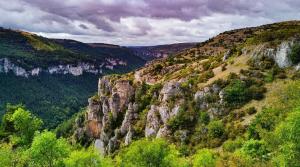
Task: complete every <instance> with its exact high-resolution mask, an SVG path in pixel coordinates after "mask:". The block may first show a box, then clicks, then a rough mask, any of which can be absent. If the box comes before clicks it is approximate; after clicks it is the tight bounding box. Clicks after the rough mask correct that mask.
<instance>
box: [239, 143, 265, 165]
mask: <svg viewBox="0 0 300 167" xmlns="http://www.w3.org/2000/svg"><path fill="white" fill-rule="evenodd" d="M241 152H242V153H243V154H245V155H248V156H250V157H252V158H258V159H260V160H266V159H268V155H267V154H268V153H269V151H268V150H267V146H266V143H265V142H264V141H261V140H253V139H251V140H248V141H246V142H245V144H244V145H243V146H242V148H241Z"/></svg>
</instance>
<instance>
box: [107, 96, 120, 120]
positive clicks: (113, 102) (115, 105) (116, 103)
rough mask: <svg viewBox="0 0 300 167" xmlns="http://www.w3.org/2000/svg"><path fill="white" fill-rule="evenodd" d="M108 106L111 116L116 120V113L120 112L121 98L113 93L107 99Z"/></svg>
mask: <svg viewBox="0 0 300 167" xmlns="http://www.w3.org/2000/svg"><path fill="white" fill-rule="evenodd" d="M109 106H110V111H111V113H112V116H113V118H114V119H115V120H116V119H117V117H118V113H119V112H121V98H120V96H119V94H118V93H114V94H113V95H112V97H111V98H110V99H109Z"/></svg>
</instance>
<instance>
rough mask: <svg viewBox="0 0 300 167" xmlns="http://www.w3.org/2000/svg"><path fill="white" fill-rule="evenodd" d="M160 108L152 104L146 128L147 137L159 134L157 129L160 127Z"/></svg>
mask: <svg viewBox="0 0 300 167" xmlns="http://www.w3.org/2000/svg"><path fill="white" fill-rule="evenodd" d="M158 115H159V112H158V108H157V106H155V105H152V106H151V109H150V110H149V112H148V115H147V122H146V128H145V137H154V136H156V134H157V131H158V130H159V127H160V119H159V116H158Z"/></svg>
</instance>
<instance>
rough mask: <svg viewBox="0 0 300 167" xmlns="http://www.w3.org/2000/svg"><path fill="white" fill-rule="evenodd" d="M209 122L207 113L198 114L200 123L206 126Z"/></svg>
mask: <svg viewBox="0 0 300 167" xmlns="http://www.w3.org/2000/svg"><path fill="white" fill-rule="evenodd" d="M209 120H210V118H209V115H208V114H207V112H200V118H199V122H200V123H203V124H205V125H207V124H208V123H209Z"/></svg>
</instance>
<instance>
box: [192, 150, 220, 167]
mask: <svg viewBox="0 0 300 167" xmlns="http://www.w3.org/2000/svg"><path fill="white" fill-rule="evenodd" d="M216 161H217V159H216V156H215V155H214V153H213V152H212V151H211V150H208V149H201V150H199V151H198V152H197V153H196V154H195V155H194V157H193V166H194V167H214V166H216Z"/></svg>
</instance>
